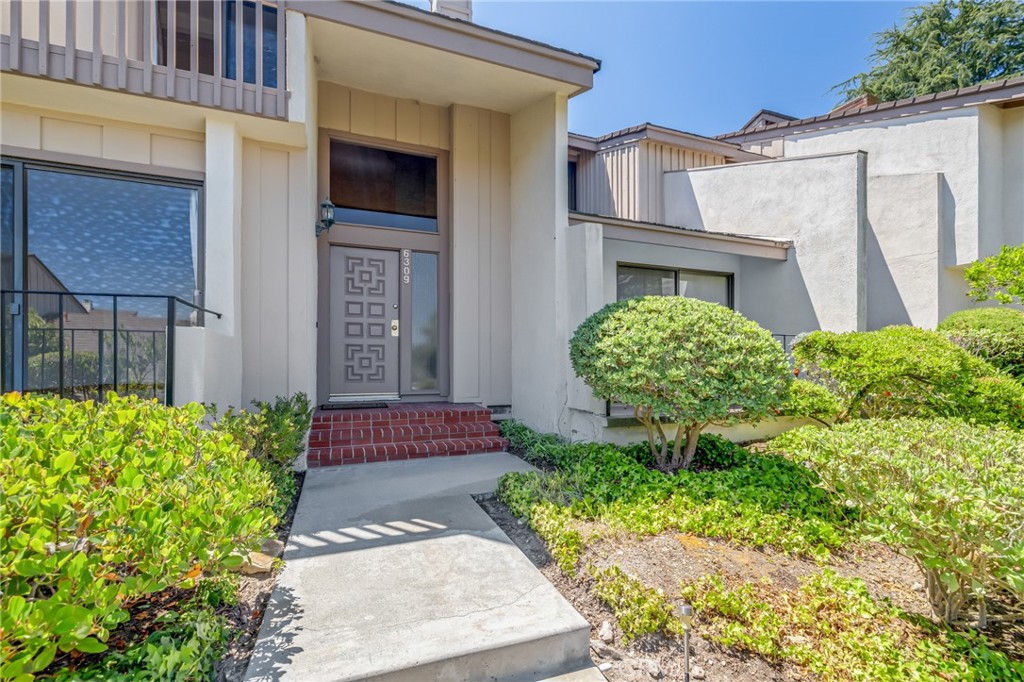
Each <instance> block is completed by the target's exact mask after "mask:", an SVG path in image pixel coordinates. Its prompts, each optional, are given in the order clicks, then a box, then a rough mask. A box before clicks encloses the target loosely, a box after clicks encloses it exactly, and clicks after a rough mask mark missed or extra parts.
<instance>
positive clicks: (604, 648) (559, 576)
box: [479, 498, 814, 682]
mask: <svg viewBox="0 0 1024 682" xmlns="http://www.w3.org/2000/svg"><path fill="white" fill-rule="evenodd" d="M479 503H480V506H481V507H483V509H484V511H486V512H487V513H488V514H489V515H490V516H491V518H493V519H494V521H495V523H497V524H498V526H499V527H500V528H501V529H502V530H503V531H505V534H506V535H508V536H509V538H510V539H511V540H512V541H513V542H514V543H515V544H516V545H517V546H518V547H519V549H520V550H522V552H523V553H524V554H525V555H526V556H527V557H529V559H530V561H532V562H533V564H534V565H535V566H536V567H537V568H538V569H540V572H541V573H543V574H544V576H545V577H546V578H547V579H548V580H550V581H551V583H552V584H553V585H554V586H555V587H556V588H557V589H558V591H559V592H561V593H562V595H563V596H564V597H565V598H566V599H567V600H569V603H571V604H572V605H573V606H574V607H575V608H576V610H577V611H579V612H580V614H582V615H583V617H584V618H586V619H587V620H588V621H589V622H590V627H591V634H590V655H591V658H592V659H593V661H594V663H595V664H597V665H598V666H599V667H600V668H601V669H602V672H603V673H604V676H605V677H606V678H608V680H609V682H639V681H641V680H645V681H649V680H652V679H660V680H666V681H673V680H682V679H683V674H684V672H685V671H684V669H683V659H684V655H683V653H684V651H683V643H682V642H681V641H677V640H675V639H669V638H666V637H662V636H660V635H649V636H647V637H643V638H641V639H639V640H637V641H635V642H633V643H632V644H630V645H628V646H626V645H623V644H622V632H621V631H620V630H619V628H618V626H617V624H616V621H615V616H614V615H613V614H612V612H611V609H609V608H608V607H607V606H605V605H604V604H603V603H602V602H601V601H600V600H599V599H598V598H597V597H596V596H594V594H593V593H592V592H591V591H590V580H589V579H581V580H572V579H570V578H568V577H566V575H565V574H564V573H562V571H561V570H560V569H559V568H558V566H557V565H555V563H554V561H553V560H552V558H551V555H550V554H549V553H548V551H547V549H546V548H545V546H544V543H543V541H542V540H541V539H540V538H538V537H537V535H536V534H535V533H534V532H533V531H532V530H530V528H529V527H528V526H526V525H525V524H523V523H520V522H519V521H518V520H517V519H516V518H514V517H513V516H512V515H511V514H510V513H509V511H508V507H506V506H505V505H504V504H502V503H501V502H499V501H497V500H495V499H494V498H487V499H481V500H479ZM663 537H664V536H660V537H659V538H658V539H661V538H663ZM616 544H618V543H616ZM636 544H637V546H636V547H632V548H627V547H626V546H617V549H615V553H614V555H613V556H610V557H605V563H617V564H619V565H620V567H622V569H623V570H626V571H628V572H629V573H630V574H632V575H635V576H636V577H638V578H640V579H641V580H643V582H644V584H647V585H657V586H662V585H661V583H659V581H656V580H654V579H653V578H654V576H653V575H652V572H653V573H663V574H667V575H671V573H672V572H671V571H660V570H659V568H658V567H657V566H658V564H651V565H650V568H644V569H643V570H642V572H637V571H636V570H635V569H636V568H638V567H640V564H641V561H640V560H641V557H642V556H643V555H644V554H647V550H646V548H644V547H642V546H641V545H642V543H636ZM677 544H678V543H677ZM605 549H609V548H607V547H606V548H605ZM680 549H682V546H681V545H680ZM620 551H621V553H619V552H620ZM674 553H675V552H666V551H657V550H656V551H653V552H651V555H652V556H654V557H657V559H658V561H659V562H666V563H665V564H663V565H671V562H672V561H673V557H672V556H671V554H674ZM680 554H685V551H683V552H680ZM599 555H600V550H599V551H597V552H594V553H593V558H594V559H595V561H597V559H598V557H599ZM630 557H632V558H633V559H634V561H633V562H629V558H630ZM690 565H691V566H692V565H693V564H690ZM682 577H683V576H682V575H680V576H679V578H678V579H675V582H674V583H673V584H672V585H671V586H670V587H669V589H667V590H666V593H671V592H675V591H677V589H678V581H679V580H680V579H682ZM659 580H662V578H661V576H660V575H659ZM666 586H667V585H666ZM663 589H665V588H664V587H663ZM605 622H608V623H609V624H610V625H611V627H612V631H613V633H614V637H613V639H612V641H610V642H604V641H602V640H601V639H600V636H599V634H598V633H599V632H600V630H601V626H602V624H604V623H605ZM690 676H691V678H692V679H694V680H702V679H706V680H715V681H716V682H717V681H722V682H781V681H783V680H787V681H788V680H813V679H814V678H813V677H810V676H808V675H806V674H804V673H803V672H802V671H801V670H799V669H798V668H796V667H794V666H790V665H777V664H775V663H771V662H769V661H766V660H765V659H763V658H761V657H760V656H754V655H746V654H741V653H738V652H735V651H731V650H729V649H725V648H723V647H720V646H718V645H717V644H715V643H713V642H710V641H708V640H706V639H703V638H702V637H700V636H698V635H693V636H691V637H690Z"/></svg>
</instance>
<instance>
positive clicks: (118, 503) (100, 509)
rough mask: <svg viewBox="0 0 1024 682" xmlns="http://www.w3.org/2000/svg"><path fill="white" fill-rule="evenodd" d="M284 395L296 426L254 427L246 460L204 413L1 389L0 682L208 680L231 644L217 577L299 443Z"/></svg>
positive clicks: (254, 533) (265, 533)
mask: <svg viewBox="0 0 1024 682" xmlns="http://www.w3.org/2000/svg"><path fill="white" fill-rule="evenodd" d="M282 401H283V399H282ZM282 401H279V402H282ZM283 402H285V403H288V405H290V406H291V407H287V408H286V407H279V409H278V410H277V411H278V412H281V413H284V414H286V415H292V416H293V417H296V419H295V420H294V423H292V422H289V420H288V419H278V420H275V419H274V418H273V417H271V418H265V419H263V420H262V421H261V422H260V423H261V424H262V428H261V429H258V430H256V431H253V432H252V433H251V435H252V436H253V438H254V439H255V440H256V441H259V442H272V443H274V444H273V445H272V446H271V447H270V448H269V451H268V453H265V454H264V455H261V456H259V457H257V456H254V455H253V453H252V451H251V448H252V443H251V442H242V439H241V438H239V437H238V436H237V434H233V433H231V429H228V428H209V424H208V415H207V413H206V410H205V409H204V408H203V407H202V406H200V405H195V404H192V405H187V406H184V407H166V406H163V405H159V404H158V403H156V402H155V401H146V400H142V399H140V398H138V397H119V396H117V395H115V394H110V395H108V397H107V400H106V401H105V402H102V403H96V402H92V401H86V402H73V401H69V400H60V399H57V398H48V397H41V396H29V395H26V396H22V395H18V394H8V395H6V396H4V397H3V398H2V400H0V430H2V432H3V434H2V436H3V443H4V451H3V455H2V457H0V484H2V488H3V499H4V505H3V514H2V516H0V543H2V547H0V578H2V581H3V597H2V598H3V603H2V613H0V628H2V632H3V638H2V640H3V641H2V643H0V646H2V649H0V651H2V668H0V679H3V680H18V682H28V681H29V680H32V679H33V678H34V677H36V676H38V675H43V676H44V677H46V678H49V677H52V676H55V677H56V678H57V679H62V680H63V679H68V680H71V679H76V680H77V679H103V680H122V679H123V680H135V679H168V680H171V679H180V680H185V679H189V680H191V679H207V678H210V677H211V676H212V675H213V674H214V673H213V670H214V664H215V663H216V662H217V661H218V660H219V659H220V657H221V654H222V653H223V651H224V649H225V647H226V645H227V643H228V642H229V640H230V639H231V637H232V636H233V633H232V632H231V629H230V627H229V623H228V621H227V619H226V618H225V617H224V616H223V615H221V614H222V612H223V611H224V610H225V607H230V606H231V605H233V604H234V603H235V602H236V601H237V598H236V597H235V593H236V591H237V584H238V576H237V575H235V574H228V573H226V571H228V570H229V569H230V568H231V567H233V566H237V565H238V564H240V563H241V562H242V561H243V556H244V553H245V551H246V550H247V549H249V548H254V547H256V546H258V545H259V543H260V542H261V541H262V540H264V539H266V538H268V537H271V536H272V535H273V532H274V528H275V525H276V523H277V518H278V513H276V512H277V511H278V510H280V509H282V508H284V507H287V503H288V500H285V499H283V497H282V495H293V494H294V491H295V488H294V479H290V482H291V487H290V488H288V487H287V486H283V485H282V484H281V483H280V482H279V481H276V480H275V477H274V475H273V474H272V473H271V472H270V470H269V466H268V462H270V461H271V460H273V459H274V458H277V459H279V460H280V461H284V460H286V459H288V457H294V454H293V453H292V454H290V455H289V454H286V453H283V452H282V451H281V449H280V448H281V447H282V446H281V445H280V444H281V443H285V444H287V445H288V447H292V448H296V447H299V445H297V444H296V440H295V439H296V436H295V435H294V434H285V433H283V431H284V430H292V427H296V428H297V429H301V428H302V424H303V423H304V422H303V421H302V420H301V419H298V417H297V416H296V413H297V414H302V413H303V411H304V408H303V402H302V400H301V398H300V399H293V400H288V401H283ZM271 407H273V406H271ZM307 407H308V405H307ZM292 408H296V409H292ZM266 411H268V410H267V409H266V408H265V409H263V410H261V412H266ZM286 424H290V425H287V426H286ZM303 436H304V433H303V432H300V433H299V434H298V436H297V438H298V443H299V444H301V439H302V438H303ZM270 451H272V452H273V453H274V454H273V455H271V454H270ZM281 480H284V479H281Z"/></svg>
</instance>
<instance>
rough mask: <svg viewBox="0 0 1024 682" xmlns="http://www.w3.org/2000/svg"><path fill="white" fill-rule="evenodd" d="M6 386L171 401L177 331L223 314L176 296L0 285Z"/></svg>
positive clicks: (0, 379) (1, 376) (82, 396)
mask: <svg viewBox="0 0 1024 682" xmlns="http://www.w3.org/2000/svg"><path fill="white" fill-rule="evenodd" d="M0 304H2V308H0V310H2V312H0V357H2V360H3V362H2V372H0V383H2V386H0V388H2V391H3V392H6V391H11V390H17V391H22V392H40V393H56V394H58V395H60V396H61V397H67V398H73V399H77V400H86V399H90V398H93V399H97V400H103V398H104V396H105V395H106V394H107V392H109V391H115V392H118V393H131V394H136V395H141V396H144V397H148V398H156V399H158V400H161V401H163V402H164V403H167V404H172V403H173V402H174V362H175V330H176V328H177V327H180V326H200V325H202V323H203V315H204V314H210V315H214V316H216V317H218V318H219V317H220V316H221V315H220V313H217V312H214V311H212V310H208V309H206V308H203V307H201V306H198V305H195V304H194V303H191V302H189V301H186V300H184V299H182V298H179V297H177V296H160V295H153V294H123V293H89V292H68V291H43V290H28V289H23V290H9V289H5V290H2V291H0Z"/></svg>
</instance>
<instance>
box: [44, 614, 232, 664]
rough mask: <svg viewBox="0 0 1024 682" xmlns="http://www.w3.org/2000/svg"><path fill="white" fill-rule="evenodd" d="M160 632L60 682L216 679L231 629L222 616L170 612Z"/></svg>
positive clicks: (161, 622)
mask: <svg viewBox="0 0 1024 682" xmlns="http://www.w3.org/2000/svg"><path fill="white" fill-rule="evenodd" d="M160 626H161V627H160V629H159V630H157V631H156V632H154V633H153V634H151V635H150V636H149V637H147V638H146V640H145V641H142V642H139V643H137V644H134V645H132V646H130V647H128V648H127V649H126V650H125V651H123V652H121V651H119V652H113V653H111V654H109V655H107V656H105V657H103V659H102V660H101V661H99V662H96V663H92V664H91V665H88V666H86V667H84V668H81V669H78V670H73V671H71V670H66V669H65V670H62V671H61V672H59V673H57V675H56V677H55V680H56V682H78V681H79V680H82V681H83V682H85V681H86V680H96V681H97V682H100V681H101V682H134V681H135V680H168V681H170V682H192V681H194V680H212V679H215V675H214V666H215V665H216V663H217V661H219V660H220V658H221V657H222V656H223V655H224V652H225V650H226V649H227V643H228V641H229V639H230V634H231V631H230V628H229V627H228V624H227V621H226V619H225V618H224V617H223V616H218V615H215V614H214V613H213V612H212V611H211V610H209V609H207V608H202V607H201V606H199V607H197V606H189V607H187V608H186V609H184V610H183V611H182V612H180V613H177V612H174V611H168V612H166V613H164V614H163V616H161V618H160Z"/></svg>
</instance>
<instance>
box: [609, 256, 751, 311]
mask: <svg viewBox="0 0 1024 682" xmlns="http://www.w3.org/2000/svg"><path fill="white" fill-rule="evenodd" d="M616 296H617V298H618V300H620V301H622V300H625V299H629V298H637V297H640V296H687V297H689V298H696V299H699V300H701V301H710V302H711V303H718V304H719V305H724V306H725V307H727V308H732V307H733V301H732V275H730V274H727V273H718V272H702V271H698V270H675V269H668V268H654V267H645V266H639V265H619V266H618V271H617V273H616Z"/></svg>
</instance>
